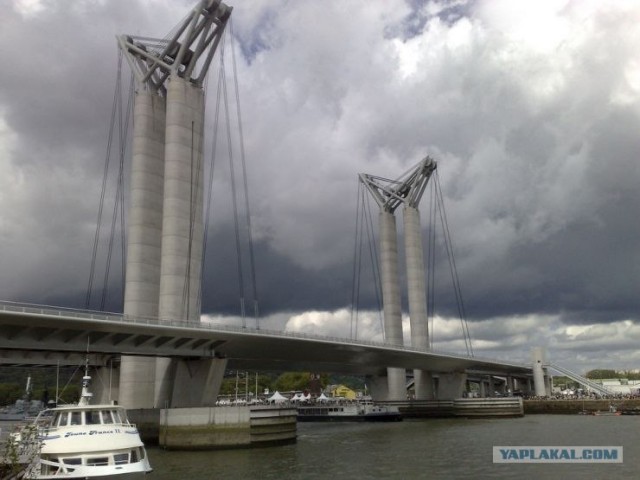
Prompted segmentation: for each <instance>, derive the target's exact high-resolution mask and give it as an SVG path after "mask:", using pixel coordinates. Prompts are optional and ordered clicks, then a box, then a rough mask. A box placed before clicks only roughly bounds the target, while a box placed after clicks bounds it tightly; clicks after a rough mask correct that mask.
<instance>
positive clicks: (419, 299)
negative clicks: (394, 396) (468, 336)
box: [403, 205, 434, 400]
mask: <svg viewBox="0 0 640 480" xmlns="http://www.w3.org/2000/svg"><path fill="white" fill-rule="evenodd" d="M403 218H404V249H405V260H406V267H407V292H408V297H409V321H410V323H411V346H412V347H414V348H420V349H424V350H428V349H429V329H428V326H427V293H426V292H427V287H426V285H425V276H424V257H423V254H422V250H423V249H422V231H421V229H420V213H419V212H418V209H417V208H415V207H413V206H409V205H405V207H404V209H403ZM413 385H414V388H415V394H416V400H431V399H433V397H434V394H433V393H434V392H433V377H432V375H431V372H428V371H426V370H414V371H413Z"/></svg>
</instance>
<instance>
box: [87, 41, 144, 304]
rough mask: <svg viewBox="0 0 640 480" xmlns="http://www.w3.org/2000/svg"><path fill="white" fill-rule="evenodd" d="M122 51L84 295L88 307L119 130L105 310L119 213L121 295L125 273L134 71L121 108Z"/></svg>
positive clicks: (103, 298) (105, 273) (106, 267)
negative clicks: (126, 187)
mask: <svg viewBox="0 0 640 480" xmlns="http://www.w3.org/2000/svg"><path fill="white" fill-rule="evenodd" d="M122 93H123V91H122V53H121V52H119V54H118V64H117V74H116V82H115V88H114V95H113V102H112V108H111V115H110V122H109V133H108V136H107V148H106V154H105V159H104V168H103V176H102V187H101V191H100V200H99V205H98V215H97V220H96V231H95V235H94V241H93V248H92V254H91V267H90V271H89V281H88V285H87V295H86V298H85V308H87V309H89V308H90V307H91V296H92V294H93V290H94V283H95V277H96V270H97V263H98V246H99V245H100V236H101V232H102V226H103V222H104V218H103V216H104V208H105V202H106V197H107V193H106V192H107V185H108V178H109V170H110V163H111V153H112V150H113V147H114V145H113V142H114V137H115V134H116V129H117V134H118V172H117V185H116V192H115V196H114V204H113V210H112V215H111V225H110V235H109V240H108V245H107V259H106V262H105V271H104V276H103V285H102V293H101V297H100V307H99V308H100V310H104V308H105V305H106V300H107V295H108V284H109V277H110V270H111V259H112V255H113V248H114V244H115V235H116V225H117V223H118V217H119V218H120V241H121V246H122V248H121V252H122V254H121V263H122V266H121V276H122V279H121V289H122V295H123V298H124V275H125V262H126V257H125V255H126V252H125V247H124V245H125V224H126V221H125V207H124V163H125V157H126V145H127V138H128V131H129V120H130V117H131V111H132V108H133V107H132V105H133V75H132V76H131V81H130V85H129V91H128V94H127V105H126V108H123V105H122Z"/></svg>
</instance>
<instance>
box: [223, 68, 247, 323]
mask: <svg viewBox="0 0 640 480" xmlns="http://www.w3.org/2000/svg"><path fill="white" fill-rule="evenodd" d="M220 68H222V69H223V70H224V63H222V64H221V66H220ZM222 93H223V99H224V110H225V118H226V126H227V143H228V148H229V170H230V173H229V176H230V179H231V197H232V201H233V222H234V230H235V237H236V257H237V267H238V287H239V289H240V315H241V317H242V327H243V328H245V327H246V315H245V304H244V277H243V274H242V251H241V248H240V226H239V222H238V200H237V193H236V181H235V167H234V162H233V148H232V143H231V121H230V118H229V102H228V97H227V83H226V81H224V82H223V83H222Z"/></svg>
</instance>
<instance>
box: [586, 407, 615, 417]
mask: <svg viewBox="0 0 640 480" xmlns="http://www.w3.org/2000/svg"><path fill="white" fill-rule="evenodd" d="M591 415H596V416H598V417H611V416H617V415H622V412H619V411H618V409H617V408H616V406H615V405H609V410H608V411H606V412H601V411H600V410H596V411H595V412H591Z"/></svg>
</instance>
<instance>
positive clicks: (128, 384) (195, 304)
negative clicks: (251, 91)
mask: <svg viewBox="0 0 640 480" xmlns="http://www.w3.org/2000/svg"><path fill="white" fill-rule="evenodd" d="M231 11H232V9H231V8H230V7H228V6H227V5H225V4H224V3H222V2H221V1H220V0H201V1H199V2H198V3H197V4H196V6H195V7H194V8H193V9H192V10H191V12H190V13H189V14H188V15H187V16H186V17H185V18H184V19H183V20H182V21H181V22H180V24H178V25H177V26H176V28H174V29H173V30H172V32H171V33H170V34H169V36H167V37H165V38H161V39H153V38H149V37H134V36H131V35H120V36H118V37H117V38H118V44H119V46H120V49H121V51H122V52H123V54H124V58H125V59H126V60H127V62H128V64H129V66H130V67H131V70H132V72H133V74H134V76H135V79H136V91H137V92H138V93H137V96H136V104H135V107H134V108H135V113H134V160H133V170H132V206H131V213H130V222H129V243H128V252H127V280H126V287H125V314H127V315H130V316H134V317H139V316H144V317H155V318H157V317H160V318H166V319H170V320H179V321H187V322H192V323H196V322H199V319H200V304H201V302H200V291H201V288H200V282H201V269H202V251H203V237H204V235H203V230H204V228H203V219H202V211H203V171H204V168H203V162H202V150H203V148H202V145H203V131H204V126H203V124H204V93H203V84H204V81H205V78H206V74H207V71H208V69H209V66H210V65H211V62H212V60H213V56H214V54H215V52H216V49H217V47H218V45H219V44H220V41H221V39H222V36H223V34H224V30H225V27H226V25H227V22H228V20H229V18H230V15H231ZM211 353H212V352H211ZM223 364H225V363H224V362H216V361H213V360H212V361H210V362H207V365H209V368H210V372H208V373H207V374H206V375H208V376H206V378H209V377H210V376H211V375H213V376H220V378H222V377H221V375H222V373H221V372H220V370H221V369H222V370H224V367H222V368H220V365H223ZM175 371H176V365H175V364H174V363H173V362H172V361H171V360H169V359H157V360H156V359H140V358H138V359H129V358H127V357H125V358H123V362H122V366H121V372H120V398H119V400H120V403H122V404H123V405H125V406H126V407H129V408H151V407H163V406H165V405H167V404H170V402H171V400H172V398H173V392H172V386H173V383H174V377H175ZM212 372H213V373H212ZM203 375H204V374H203ZM216 378H217V377H216ZM216 382H217V380H216ZM216 384H217V383H216ZM207 392H209V390H207Z"/></svg>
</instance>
